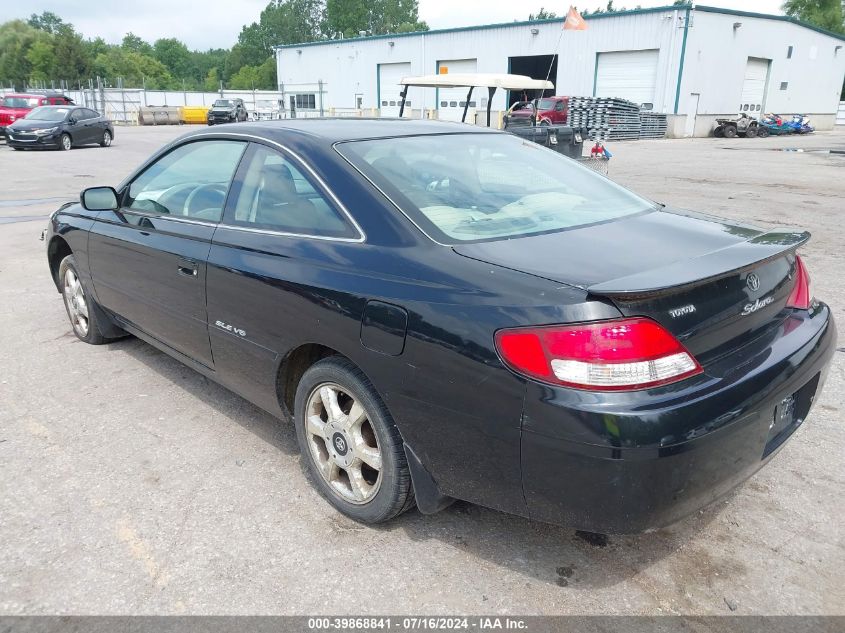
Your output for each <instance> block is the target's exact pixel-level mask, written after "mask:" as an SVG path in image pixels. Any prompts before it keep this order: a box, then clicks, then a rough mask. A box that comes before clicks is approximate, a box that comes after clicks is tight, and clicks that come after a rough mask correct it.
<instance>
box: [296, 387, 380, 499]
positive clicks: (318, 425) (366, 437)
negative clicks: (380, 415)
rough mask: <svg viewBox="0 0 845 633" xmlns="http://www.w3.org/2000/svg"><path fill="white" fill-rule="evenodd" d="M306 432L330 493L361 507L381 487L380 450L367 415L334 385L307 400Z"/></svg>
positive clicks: (350, 396) (319, 388)
mask: <svg viewBox="0 0 845 633" xmlns="http://www.w3.org/2000/svg"><path fill="white" fill-rule="evenodd" d="M305 415H306V419H305V424H306V426H305V432H306V437H307V440H308V447H309V449H310V455H311V459H312V460H313V461H314V464H315V466H316V467H317V470H318V471H319V473H320V475H321V476H322V477H323V480H324V481H325V482H326V483H327V484H328V485H329V487H330V489H331V490H332V493H333V494H335V495H337V496H338V497H340V498H341V499H342V500H344V501H347V502H349V503H352V504H356V505H360V504H365V503H367V502H368V501H370V500H371V499H372V498H373V497H374V496H375V495H376V493H378V491H379V487H380V485H381V480H382V477H381V471H382V460H381V450H380V447H379V442H378V438H377V437H376V433H375V430H374V428H373V426H372V424H371V423H370V419H369V415H368V413H367V411H366V410H365V409H364V408H363V407H362V406H361V404H360V403H359V402H358V400H356V399H355V397H354V396H352V395H351V394H349V393H348V392H346V391H345V390H344V388H343V387H341V386H340V385H337V384H334V383H322V384H320V385H317V386H316V387H315V388H314V389H313V390H312V391H311V394H310V395H309V396H308V404H307V405H306V409H305Z"/></svg>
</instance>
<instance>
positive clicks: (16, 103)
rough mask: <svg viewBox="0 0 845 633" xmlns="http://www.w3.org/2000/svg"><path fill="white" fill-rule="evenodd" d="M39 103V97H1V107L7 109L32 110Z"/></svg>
mask: <svg viewBox="0 0 845 633" xmlns="http://www.w3.org/2000/svg"><path fill="white" fill-rule="evenodd" d="M39 101H41V98H40V97H3V105H4V106H5V107H7V108H34V107H35V106H37V105H38V102H39Z"/></svg>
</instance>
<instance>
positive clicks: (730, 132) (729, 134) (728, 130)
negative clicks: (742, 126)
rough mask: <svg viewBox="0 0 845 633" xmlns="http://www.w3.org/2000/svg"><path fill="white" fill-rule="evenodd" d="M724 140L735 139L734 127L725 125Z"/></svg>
mask: <svg viewBox="0 0 845 633" xmlns="http://www.w3.org/2000/svg"><path fill="white" fill-rule="evenodd" d="M724 134H725V138H736V135H737V131H736V126H735V125H726V126H725V129H724Z"/></svg>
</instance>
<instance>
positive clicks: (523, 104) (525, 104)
mask: <svg viewBox="0 0 845 633" xmlns="http://www.w3.org/2000/svg"><path fill="white" fill-rule="evenodd" d="M533 109H534V104H533V103H531V102H530V101H519V102H517V103H515V104H513V106H511V112H519V111H520V110H533Z"/></svg>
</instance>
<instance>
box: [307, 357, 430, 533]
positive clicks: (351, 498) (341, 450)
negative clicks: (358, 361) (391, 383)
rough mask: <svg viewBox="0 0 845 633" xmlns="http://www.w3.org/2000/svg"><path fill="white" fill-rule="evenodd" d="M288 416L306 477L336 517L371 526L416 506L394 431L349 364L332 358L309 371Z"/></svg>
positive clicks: (374, 396)
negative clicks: (346, 517) (291, 418)
mask: <svg viewBox="0 0 845 633" xmlns="http://www.w3.org/2000/svg"><path fill="white" fill-rule="evenodd" d="M326 402H328V403H329V404H328V405H326ZM335 405H336V406H335ZM294 411H295V412H294V423H295V426H296V437H297V440H298V442H299V448H300V450H301V452H302V460H303V464H304V468H305V471H306V473H307V475H308V478H309V479H310V480H311V483H312V484H313V485H314V487H316V488H317V490H318V491H319V492H320V494H321V495H322V496H323V497H325V498H326V499H327V500H328V501H329V503H331V504H332V505H333V506H334V507H335V508H336V509H337V510H339V511H340V512H342V513H343V514H345V515H346V516H348V517H350V518H352V519H354V520H356V521H359V522H361V523H369V524H373V523H382V522H384V521H389V520H390V519H393V518H394V517H396V516H398V515H400V514H402V513H403V512H405V511H406V510H408V509H409V508H411V507H412V506H413V505H414V492H413V487H412V485H411V474H410V470H409V468H408V461H407V458H406V456H405V450H404V445H403V443H402V437H401V436H400V434H399V430H398V429H397V428H396V425H395V424H394V422H393V419H392V418H391V416H390V413H389V412H388V411H387V408H386V407H385V405H384V403H383V402H382V400H381V398H380V397H379V395H378V393H377V392H376V390H375V388H374V387H373V385H372V383H370V381H369V380H368V379H367V377H366V376H365V375H364V373H363V372H362V371H361V370H360V369H358V368H357V367H356V366H355V365H354V364H353V363H351V362H350V361H349V360H347V359H345V358H343V357H341V356H331V357H329V358H325V359H323V360H321V361H318V362H317V363H315V364H314V365H312V366H311V367H310V368H309V369H308V370H307V371H306V372H305V373H304V374H303V376H302V378H301V380H300V381H299V385H298V386H297V389H296V398H295V404H294ZM350 414H352V415H351V416H350ZM353 416H354V419H350V418H351V417H353ZM364 460H366V461H364ZM373 466H379V468H378V469H376V468H374V467H373Z"/></svg>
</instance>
